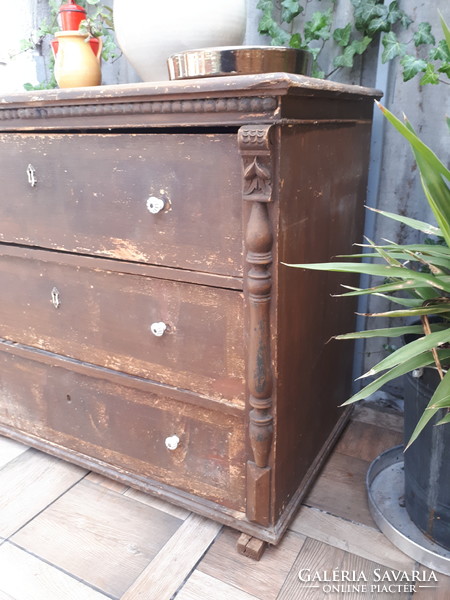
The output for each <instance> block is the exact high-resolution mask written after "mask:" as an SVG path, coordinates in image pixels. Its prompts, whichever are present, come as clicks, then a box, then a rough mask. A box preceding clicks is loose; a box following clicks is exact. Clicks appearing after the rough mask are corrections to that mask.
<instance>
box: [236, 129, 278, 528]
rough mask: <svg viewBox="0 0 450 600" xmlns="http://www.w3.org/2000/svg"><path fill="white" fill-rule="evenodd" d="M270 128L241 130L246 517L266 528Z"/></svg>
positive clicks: (269, 434)
mask: <svg viewBox="0 0 450 600" xmlns="http://www.w3.org/2000/svg"><path fill="white" fill-rule="evenodd" d="M269 132H270V126H263V127H255V128H250V127H243V128H241V129H240V131H239V142H240V145H239V148H240V152H241V155H242V160H243V198H244V200H250V201H251V205H250V215H249V218H248V222H247V226H246V231H245V242H246V261H247V264H248V270H247V274H246V278H245V290H246V294H247V302H248V331H249V344H248V357H247V361H248V362H247V364H248V367H247V382H248V390H249V439H250V446H251V449H252V453H253V461H249V462H248V465H247V517H248V518H249V519H250V520H252V521H257V522H259V523H262V524H268V522H269V518H270V517H269V512H270V471H271V469H270V467H269V466H268V465H269V455H270V451H271V447H272V437H273V416H272V385H273V377H272V357H271V334H270V303H271V292H272V278H271V273H270V266H271V263H272V245H273V234H272V225H271V222H270V218H269V213H268V208H267V203H268V202H270V201H271V199H272V157H271V148H270V138H269Z"/></svg>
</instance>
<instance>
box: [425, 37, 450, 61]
mask: <svg viewBox="0 0 450 600" xmlns="http://www.w3.org/2000/svg"><path fill="white" fill-rule="evenodd" d="M429 58H430V60H443V61H444V62H450V49H449V47H448V46H447V42H446V41H445V40H441V41H440V42H439V44H438V45H437V46H436V47H435V48H432V49H431V50H430V55H429Z"/></svg>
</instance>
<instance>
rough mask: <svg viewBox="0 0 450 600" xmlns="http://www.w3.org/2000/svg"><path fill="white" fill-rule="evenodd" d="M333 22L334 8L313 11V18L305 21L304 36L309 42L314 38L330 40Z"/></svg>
mask: <svg viewBox="0 0 450 600" xmlns="http://www.w3.org/2000/svg"><path fill="white" fill-rule="evenodd" d="M331 23H332V9H331V8H330V9H328V10H327V11H325V12H320V11H318V12H315V13H313V15H312V17H311V20H310V21H307V22H306V23H305V27H304V36H305V40H307V41H308V42H310V41H312V40H328V39H329V37H330V35H331V34H330V28H331Z"/></svg>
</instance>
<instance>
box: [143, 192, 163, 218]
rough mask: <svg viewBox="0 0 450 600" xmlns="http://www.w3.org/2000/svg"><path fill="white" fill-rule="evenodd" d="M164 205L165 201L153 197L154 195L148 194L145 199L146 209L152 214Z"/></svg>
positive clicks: (156, 212) (155, 213)
mask: <svg viewBox="0 0 450 600" xmlns="http://www.w3.org/2000/svg"><path fill="white" fill-rule="evenodd" d="M165 206H166V203H165V201H164V200H163V199H162V198H155V196H150V198H149V199H148V200H147V209H148V210H149V211H150V212H151V213H152V215H157V214H158V213H160V212H161V211H162V210H164V208H165Z"/></svg>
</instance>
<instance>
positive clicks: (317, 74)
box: [311, 66, 325, 79]
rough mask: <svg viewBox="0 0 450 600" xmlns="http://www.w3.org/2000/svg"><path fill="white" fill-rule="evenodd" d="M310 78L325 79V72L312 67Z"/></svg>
mask: <svg viewBox="0 0 450 600" xmlns="http://www.w3.org/2000/svg"><path fill="white" fill-rule="evenodd" d="M311 76H312V77H317V79H324V78H325V71H321V70H320V69H319V67H318V66H314V67H313V69H312V72H311Z"/></svg>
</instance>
